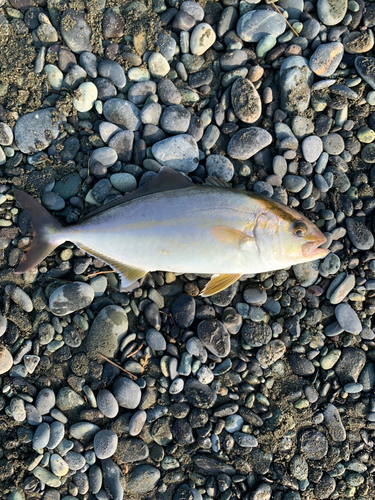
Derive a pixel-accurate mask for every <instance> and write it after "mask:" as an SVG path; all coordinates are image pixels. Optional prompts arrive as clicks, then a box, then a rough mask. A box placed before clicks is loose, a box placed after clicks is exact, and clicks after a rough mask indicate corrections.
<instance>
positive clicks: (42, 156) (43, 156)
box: [40, 154, 53, 165]
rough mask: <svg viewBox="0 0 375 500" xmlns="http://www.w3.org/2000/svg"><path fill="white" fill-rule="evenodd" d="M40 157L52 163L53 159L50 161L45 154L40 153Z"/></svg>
mask: <svg viewBox="0 0 375 500" xmlns="http://www.w3.org/2000/svg"><path fill="white" fill-rule="evenodd" d="M40 157H41V158H43V160H46V161H48V163H49V164H50V165H52V163H53V161H52V160H50V159H49V158H48V156H46V155H45V154H42V155H40Z"/></svg>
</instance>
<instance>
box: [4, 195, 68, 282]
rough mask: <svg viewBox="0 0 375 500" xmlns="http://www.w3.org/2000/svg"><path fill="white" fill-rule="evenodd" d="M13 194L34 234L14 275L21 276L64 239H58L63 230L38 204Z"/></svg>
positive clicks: (28, 196)
mask: <svg viewBox="0 0 375 500" xmlns="http://www.w3.org/2000/svg"><path fill="white" fill-rule="evenodd" d="M13 192H14V194H15V195H16V200H17V202H18V204H19V205H20V206H21V208H22V209H24V210H27V212H28V213H29V214H30V216H31V225H32V228H33V232H34V237H33V241H32V243H31V246H30V248H29V250H28V251H27V253H26V256H24V258H23V259H22V261H21V262H20V264H19V266H18V267H17V269H16V270H15V273H16V274H22V273H26V272H27V271H30V269H33V268H34V267H35V266H37V265H38V264H39V263H40V262H41V261H42V260H44V259H45V258H46V257H47V256H48V255H49V254H50V253H51V252H52V250H54V249H55V248H56V247H57V246H58V245H60V244H61V243H63V242H64V241H65V239H61V237H60V238H59V237H58V233H61V232H62V230H63V227H62V226H61V224H60V223H59V222H57V220H56V219H55V218H54V217H52V215H51V214H50V213H49V212H48V211H47V210H46V209H45V208H44V207H43V206H42V205H41V204H40V203H39V202H37V201H36V200H34V198H33V197H32V196H30V195H29V194H27V193H24V192H23V191H20V190H18V189H13Z"/></svg>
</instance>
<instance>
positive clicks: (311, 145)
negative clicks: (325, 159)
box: [301, 135, 323, 163]
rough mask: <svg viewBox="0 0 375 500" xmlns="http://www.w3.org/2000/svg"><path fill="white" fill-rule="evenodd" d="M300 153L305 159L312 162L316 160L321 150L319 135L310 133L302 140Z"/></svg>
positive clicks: (321, 144)
mask: <svg viewBox="0 0 375 500" xmlns="http://www.w3.org/2000/svg"><path fill="white" fill-rule="evenodd" d="M301 147H302V154H303V157H304V159H305V160H306V161H308V162H310V163H313V162H315V161H317V159H318V158H319V156H320V155H321V154H322V152H323V143H322V140H321V138H320V137H317V136H316V135H310V136H309V137H306V139H304V141H303V142H302V146H301Z"/></svg>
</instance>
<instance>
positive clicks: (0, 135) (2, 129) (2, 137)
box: [0, 122, 13, 146]
mask: <svg viewBox="0 0 375 500" xmlns="http://www.w3.org/2000/svg"><path fill="white" fill-rule="evenodd" d="M12 142H13V131H12V129H11V128H10V127H9V125H7V124H6V123H3V122H0V146H10V145H11V144H12Z"/></svg>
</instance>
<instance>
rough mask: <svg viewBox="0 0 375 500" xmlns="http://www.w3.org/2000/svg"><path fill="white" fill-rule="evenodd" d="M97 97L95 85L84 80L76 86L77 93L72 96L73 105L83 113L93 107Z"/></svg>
mask: <svg viewBox="0 0 375 500" xmlns="http://www.w3.org/2000/svg"><path fill="white" fill-rule="evenodd" d="M77 95H78V97H77ZM97 98H98V89H97V88H96V86H95V85H94V84H93V83H92V82H84V83H81V85H80V86H79V87H78V89H77V94H75V96H74V97H73V106H74V107H75V108H76V110H77V111H80V112H81V113H84V112H86V111H90V109H92V108H93V106H94V103H95V101H96V100H97Z"/></svg>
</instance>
